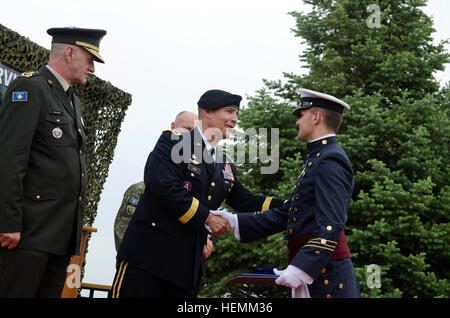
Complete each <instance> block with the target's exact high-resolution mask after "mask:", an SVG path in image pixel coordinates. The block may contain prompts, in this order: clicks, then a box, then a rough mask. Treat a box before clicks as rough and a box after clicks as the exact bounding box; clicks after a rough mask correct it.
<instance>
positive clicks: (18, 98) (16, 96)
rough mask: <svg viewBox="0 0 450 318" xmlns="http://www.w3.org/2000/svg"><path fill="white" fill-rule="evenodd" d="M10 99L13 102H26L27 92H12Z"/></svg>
mask: <svg viewBox="0 0 450 318" xmlns="http://www.w3.org/2000/svg"><path fill="white" fill-rule="evenodd" d="M12 101H13V102H27V101H28V92H13V93H12Z"/></svg>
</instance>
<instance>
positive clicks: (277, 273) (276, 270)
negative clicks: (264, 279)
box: [273, 268, 285, 276]
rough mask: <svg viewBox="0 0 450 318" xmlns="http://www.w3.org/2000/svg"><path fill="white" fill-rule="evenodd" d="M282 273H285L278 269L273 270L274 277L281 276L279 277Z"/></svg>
mask: <svg viewBox="0 0 450 318" xmlns="http://www.w3.org/2000/svg"><path fill="white" fill-rule="evenodd" d="M284 271H285V270H281V269H278V268H274V269H273V273H274V274H275V275H278V276H281V275H282V274H283V272H284Z"/></svg>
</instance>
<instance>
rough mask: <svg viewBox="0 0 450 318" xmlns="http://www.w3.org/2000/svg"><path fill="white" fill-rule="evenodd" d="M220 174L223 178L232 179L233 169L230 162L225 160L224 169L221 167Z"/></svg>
mask: <svg viewBox="0 0 450 318" xmlns="http://www.w3.org/2000/svg"><path fill="white" fill-rule="evenodd" d="M222 174H223V177H224V179H225V180H230V181H234V176H233V170H231V166H230V164H229V163H228V162H227V163H226V164H225V167H224V169H222Z"/></svg>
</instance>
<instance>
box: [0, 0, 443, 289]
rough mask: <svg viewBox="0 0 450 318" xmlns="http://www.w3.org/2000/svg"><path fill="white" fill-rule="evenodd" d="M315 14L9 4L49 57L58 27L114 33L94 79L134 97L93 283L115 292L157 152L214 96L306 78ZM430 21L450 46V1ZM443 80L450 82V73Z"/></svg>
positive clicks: (165, 2)
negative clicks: (133, 198) (117, 223)
mask: <svg viewBox="0 0 450 318" xmlns="http://www.w3.org/2000/svg"><path fill="white" fill-rule="evenodd" d="M307 9H308V8H307V7H306V6H304V5H303V1H301V0H227V1H223V0H189V1H187V0H147V1H144V0H142V1H139V0H128V1H123V0H120V1H117V0H108V1H105V0H95V1H92V0H90V1H86V0H77V1H72V2H63V1H60V0H58V1H57V0H41V1H31V0H25V1H21V2H20V8H18V6H17V4H16V3H15V2H14V1H2V3H1V4H0V24H2V25H4V26H6V27H8V28H10V29H12V30H14V31H16V32H18V33H20V34H21V35H23V36H26V37H28V38H30V39H31V40H32V41H34V42H35V43H37V44H39V45H41V46H43V47H46V48H50V41H51V38H50V36H48V35H47V33H46V30H47V29H49V28H51V27H62V26H77V27H84V28H100V29H105V30H107V32H108V33H107V35H106V36H105V37H104V39H103V40H102V43H101V44H100V52H101V55H102V56H103V58H104V59H105V61H106V63H105V64H98V63H96V73H95V74H96V75H97V76H98V77H100V78H101V79H103V80H105V81H109V82H111V83H112V84H113V85H114V86H116V87H118V88H120V89H122V90H124V91H126V92H128V93H130V94H132V96H133V102H132V104H131V105H130V107H129V109H128V111H127V114H126V116H125V121H124V122H123V123H122V131H121V133H120V135H119V138H118V144H117V147H116V150H115V154H114V160H113V162H112V164H111V166H110V170H109V176H108V178H107V180H106V183H105V186H104V190H103V193H102V196H101V200H100V204H99V207H98V215H97V218H96V221H95V223H94V227H96V228H97V229H98V232H97V233H95V234H93V235H92V238H91V240H90V243H89V253H88V255H87V265H86V268H85V277H84V282H89V283H98V284H107V285H110V284H111V283H112V280H113V276H114V273H115V255H116V252H115V248H114V238H113V223H114V218H115V216H116V213H117V210H118V208H119V206H120V204H121V201H122V197H123V193H124V192H125V190H126V189H127V188H128V186H129V185H131V184H132V183H135V182H138V181H140V180H142V178H143V171H144V165H145V162H146V160H147V156H148V154H149V152H150V151H151V150H152V148H153V146H154V144H155V142H156V141H157V139H158V137H159V136H160V134H161V132H162V131H163V130H165V129H168V128H169V125H170V122H171V121H172V120H173V119H174V117H175V115H176V114H177V113H178V112H180V111H182V110H191V111H196V107H197V106H196V103H197V101H198V99H199V97H200V96H201V95H202V94H203V93H204V92H205V91H206V90H208V89H212V88H218V89H223V90H227V91H230V92H232V93H235V94H240V95H242V96H243V97H244V100H243V104H244V105H245V104H246V98H245V96H246V95H253V94H254V92H255V91H256V90H258V89H259V88H261V87H262V86H263V84H262V79H263V78H265V79H270V80H278V79H282V72H294V73H296V74H299V73H300V72H303V70H301V69H300V62H299V59H298V56H299V54H301V46H300V42H301V39H299V38H296V37H294V35H293V34H292V32H290V29H291V28H294V27H295V20H294V18H293V17H292V16H290V15H288V12H290V11H302V10H307ZM425 12H426V13H427V14H429V15H432V16H433V17H434V21H435V29H436V30H437V32H436V33H435V34H434V37H435V39H436V41H437V40H442V39H447V38H450V22H449V19H448V16H447V15H448V12H450V1H448V0H430V1H429V5H428V7H427V8H425ZM368 15H369V13H368ZM447 50H449V46H448V45H447ZM436 77H437V78H438V79H440V80H442V82H447V81H450V72H449V71H446V72H439V73H437V74H436ZM155 243H156V242H155ZM156 244H157V243H156ZM98 296H100V295H98Z"/></svg>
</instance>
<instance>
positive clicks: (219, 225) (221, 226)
mask: <svg viewBox="0 0 450 318" xmlns="http://www.w3.org/2000/svg"><path fill="white" fill-rule="evenodd" d="M205 224H206V225H208V226H209V228H210V229H211V231H212V233H213V234H214V235H220V234H225V233H230V232H231V227H230V224H229V223H228V221H227V220H225V219H224V218H223V217H221V216H218V215H214V214H212V213H210V214H209V217H208V219H207V220H206V223H205Z"/></svg>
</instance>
